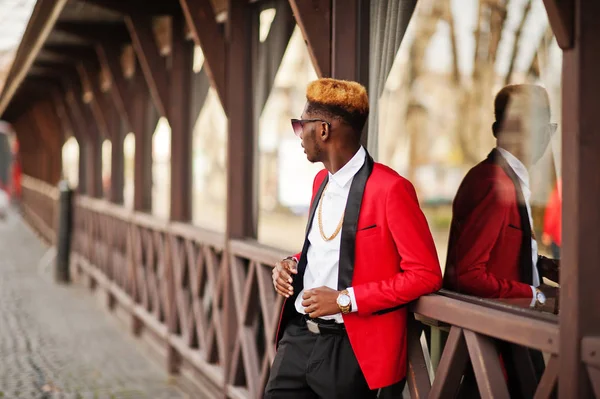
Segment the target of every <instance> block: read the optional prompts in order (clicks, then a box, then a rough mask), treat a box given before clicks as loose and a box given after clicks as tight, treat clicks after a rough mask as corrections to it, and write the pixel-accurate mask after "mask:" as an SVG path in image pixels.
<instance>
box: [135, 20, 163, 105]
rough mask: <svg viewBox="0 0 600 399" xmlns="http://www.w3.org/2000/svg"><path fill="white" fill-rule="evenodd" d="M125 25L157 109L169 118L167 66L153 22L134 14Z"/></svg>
mask: <svg viewBox="0 0 600 399" xmlns="http://www.w3.org/2000/svg"><path fill="white" fill-rule="evenodd" d="M125 24H126V25H127V29H129V33H130V35H131V39H132V41H133V48H134V49H135V53H136V55H137V57H138V60H139V61H140V65H141V67H142V71H143V73H144V77H145V78H146V82H147V84H148V87H149V89H150V94H151V96H152V99H153V101H154V104H155V105H156V109H157V110H158V112H159V114H160V115H161V116H167V109H168V104H169V80H168V74H167V65H166V61H165V59H164V58H163V57H161V55H160V52H159V51H158V46H157V44H156V40H155V38H154V31H153V30H152V20H151V19H150V18H149V17H144V16H139V15H136V14H133V15H127V16H126V17H125Z"/></svg>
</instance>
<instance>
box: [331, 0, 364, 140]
mask: <svg viewBox="0 0 600 399" xmlns="http://www.w3.org/2000/svg"><path fill="white" fill-rule="evenodd" d="M332 2H333V8H332V28H331V30H332V36H331V39H332V44H331V46H332V47H331V75H332V76H333V77H334V78H336V79H345V80H352V81H355V82H359V83H361V84H362V85H363V86H365V87H368V85H369V30H370V29H369V27H370V20H369V17H370V10H369V1H367V0H332ZM367 131H368V126H367V124H365V126H364V128H363V134H362V136H361V143H362V145H363V146H364V147H365V148H367V144H368V143H367V141H368V134H367Z"/></svg>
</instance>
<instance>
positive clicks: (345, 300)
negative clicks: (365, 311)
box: [337, 290, 352, 314]
mask: <svg viewBox="0 0 600 399" xmlns="http://www.w3.org/2000/svg"><path fill="white" fill-rule="evenodd" d="M337 305H338V307H339V308H340V311H341V312H342V313H343V314H348V313H350V311H351V310H352V301H351V300H350V294H349V293H348V290H343V291H341V292H340V294H339V295H338V297H337Z"/></svg>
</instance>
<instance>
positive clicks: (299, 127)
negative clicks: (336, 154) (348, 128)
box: [292, 119, 331, 138]
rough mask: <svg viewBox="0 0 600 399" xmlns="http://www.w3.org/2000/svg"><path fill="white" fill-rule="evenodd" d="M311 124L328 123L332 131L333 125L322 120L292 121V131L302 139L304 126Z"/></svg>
mask: <svg viewBox="0 0 600 399" xmlns="http://www.w3.org/2000/svg"><path fill="white" fill-rule="evenodd" d="M309 122H321V123H326V124H327V126H329V129H331V123H329V122H327V121H324V120H321V119H292V129H294V134H295V135H296V136H298V137H300V138H302V131H303V130H304V124H305V123H309Z"/></svg>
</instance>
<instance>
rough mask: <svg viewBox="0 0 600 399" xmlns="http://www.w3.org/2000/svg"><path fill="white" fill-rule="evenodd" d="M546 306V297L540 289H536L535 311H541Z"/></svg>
mask: <svg viewBox="0 0 600 399" xmlns="http://www.w3.org/2000/svg"><path fill="white" fill-rule="evenodd" d="M545 304H546V295H545V294H544V293H543V292H542V290H540V289H539V288H536V289H535V305H534V309H541V308H542V307H544V305H545Z"/></svg>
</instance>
